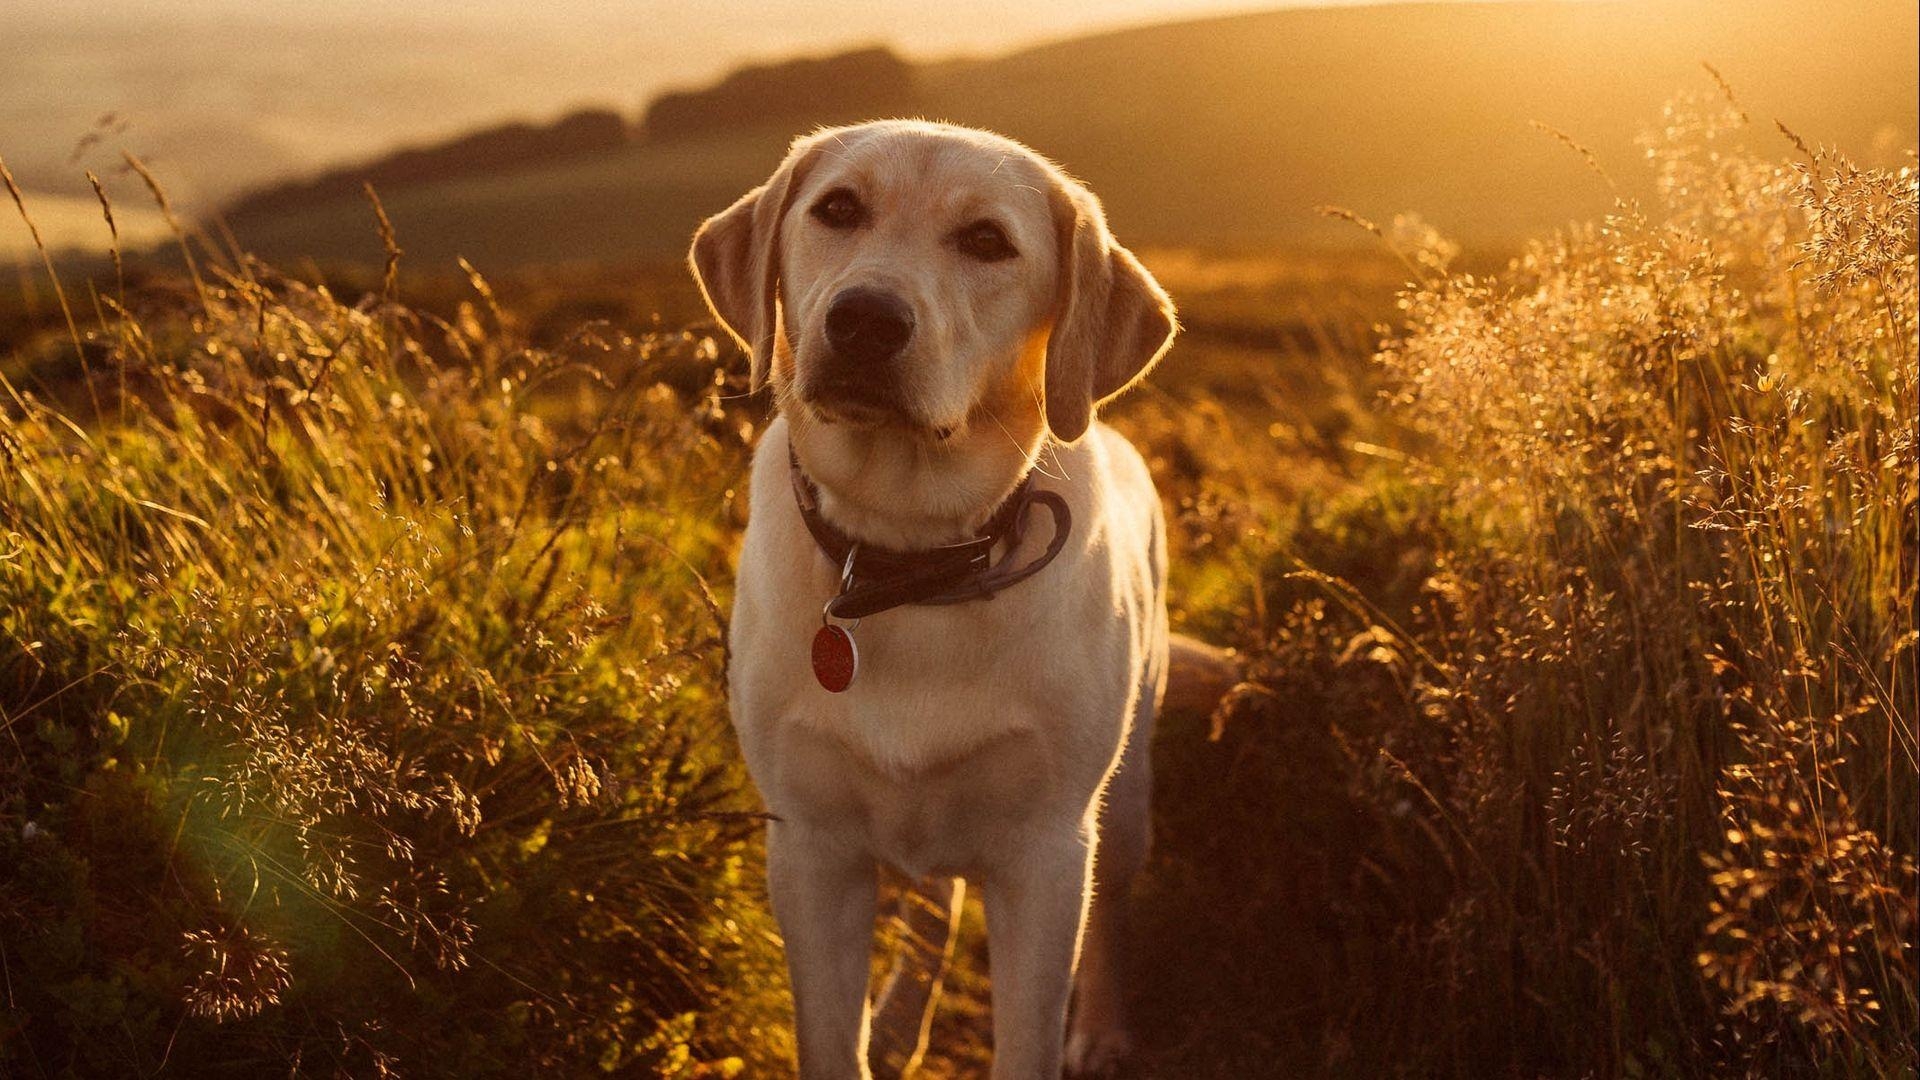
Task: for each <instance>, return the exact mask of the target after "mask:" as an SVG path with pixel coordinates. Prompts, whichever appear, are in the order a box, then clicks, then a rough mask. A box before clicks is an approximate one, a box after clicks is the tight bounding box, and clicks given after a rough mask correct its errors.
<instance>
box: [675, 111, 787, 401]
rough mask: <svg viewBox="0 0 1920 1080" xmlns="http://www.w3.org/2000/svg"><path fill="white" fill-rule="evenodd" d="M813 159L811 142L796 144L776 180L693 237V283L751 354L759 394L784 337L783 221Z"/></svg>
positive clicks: (748, 195) (710, 221)
mask: <svg viewBox="0 0 1920 1080" xmlns="http://www.w3.org/2000/svg"><path fill="white" fill-rule="evenodd" d="M811 157H812V143H811V141H803V140H795V141H794V144H793V148H792V149H791V150H789V151H788V153H787V158H786V160H785V161H783V162H781V163H780V167H779V168H778V169H776V170H774V173H773V176H772V178H771V179H769V180H768V181H767V182H766V183H764V184H761V185H760V186H759V187H757V188H754V189H753V190H752V191H749V192H747V193H746V194H745V195H742V196H741V197H740V199H739V201H737V202H735V203H734V204H733V205H732V206H729V207H727V208H726V209H725V210H722V211H721V212H719V213H718V214H715V215H714V216H712V217H710V218H708V219H707V220H706V221H705V222H704V223H702V224H701V226H700V228H699V230H698V231H696V232H695V233H694V234H693V250H692V252H690V253H689V255H688V259H687V261H688V263H689V264H690V265H691V266H692V267H693V278H694V280H695V281H697V282H699V284H700V292H701V295H702V296H704V297H705V298H706V301H707V307H709V308H711V309H713V314H714V317H715V318H717V319H719V320H720V325H721V326H724V327H725V328H726V330H727V333H729V334H732V335H733V337H734V340H736V341H738V342H739V343H740V347H741V348H743V349H745V350H746V351H747V357H748V365H749V372H750V374H751V379H752V388H753V389H754V390H759V389H760V387H761V386H762V385H763V384H765V383H766V381H767V372H768V371H769V370H770V369H771V368H772V366H773V339H774V335H775V334H777V333H779V313H778V304H779V302H780V219H781V218H782V217H784V216H786V212H787V206H788V205H789V203H791V201H792V193H793V188H794V186H795V185H796V184H797V183H798V182H799V176H800V174H801V173H802V170H803V166H804V165H805V163H806V162H807V161H808V159H810V158H811Z"/></svg>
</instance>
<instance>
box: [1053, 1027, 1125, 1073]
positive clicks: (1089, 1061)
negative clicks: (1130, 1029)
mask: <svg viewBox="0 0 1920 1080" xmlns="http://www.w3.org/2000/svg"><path fill="white" fill-rule="evenodd" d="M1131 1053H1133V1036H1131V1035H1129V1034H1127V1029H1126V1028H1123V1027H1119V1026H1104V1025H1103V1026H1100V1027H1094V1028H1089V1029H1086V1030H1079V1029H1076V1030H1073V1031H1070V1032H1068V1034H1067V1055H1066V1057H1067V1075H1068V1076H1072V1077H1098V1076H1113V1075H1114V1074H1115V1073H1116V1072H1118V1071H1119V1068H1120V1063H1121V1062H1122V1061H1124V1060H1125V1059H1126V1057H1127V1055H1129V1054H1131Z"/></svg>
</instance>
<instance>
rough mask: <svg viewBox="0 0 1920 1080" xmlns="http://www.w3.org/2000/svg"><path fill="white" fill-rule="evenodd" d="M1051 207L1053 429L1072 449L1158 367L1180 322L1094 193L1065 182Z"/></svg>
mask: <svg viewBox="0 0 1920 1080" xmlns="http://www.w3.org/2000/svg"><path fill="white" fill-rule="evenodd" d="M1053 203H1054V217H1055V222H1056V226H1057V229H1058V235H1059V237H1060V243H1059V250H1060V283H1059V292H1058V296H1059V299H1058V301H1057V309H1056V312H1055V315H1054V322H1053V331H1052V333H1051V335H1049V337H1048V338H1047V375H1046V412H1047V427H1048V428H1050V429H1051V430H1052V431H1053V437H1054V438H1056V439H1058V440H1060V441H1061V442H1065V443H1070V442H1073V441H1075V440H1077V439H1079V438H1080V436H1082V435H1084V434H1086V431H1087V427H1088V425H1089V424H1091V423H1092V422H1093V409H1094V406H1096V405H1098V404H1099V403H1101V402H1103V401H1105V400H1107V399H1108V398H1110V397H1113V396H1114V395H1115V394H1118V393H1120V392H1121V391H1122V390H1125V389H1126V388H1127V387H1129V386H1132V385H1133V384H1134V383H1135V382H1137V381H1138V380H1139V379H1140V377H1141V376H1143V375H1145V374H1146V373H1147V370H1148V369H1149V368H1151V367H1153V365H1154V362H1155V361H1157V360H1159V359H1160V357H1161V355H1162V354H1164V353H1165V352H1166V351H1167V346H1169V345H1171V344H1172V343H1173V335H1174V332H1175V331H1177V330H1178V329H1179V324H1178V323H1177V322H1176V321H1175V320H1174V312H1173V301H1172V300H1170V299H1168V298H1167V294H1166V292H1165V290H1163V289H1161V288H1160V283H1159V282H1157V281H1155V280H1153V275H1152V274H1149V273H1147V270H1146V268H1145V267H1143V266H1141V265H1140V260H1139V259H1136V258H1134V256H1133V252H1131V251H1128V250H1127V249H1126V248H1124V247H1121V246H1120V245H1119V244H1118V243H1116V242H1115V241H1114V239H1113V235H1112V234H1111V233H1109V232H1108V231H1107V221H1106V215H1105V214H1104V213H1103V212H1102V211H1101V209H1100V202H1099V200H1098V199H1096V198H1094V197H1093V195H1092V193H1090V192H1088V191H1086V190H1085V189H1084V188H1081V187H1080V186H1079V185H1078V184H1075V183H1073V182H1071V181H1068V180H1062V181H1061V182H1060V183H1059V184H1057V185H1056V187H1055V190H1054V197H1053Z"/></svg>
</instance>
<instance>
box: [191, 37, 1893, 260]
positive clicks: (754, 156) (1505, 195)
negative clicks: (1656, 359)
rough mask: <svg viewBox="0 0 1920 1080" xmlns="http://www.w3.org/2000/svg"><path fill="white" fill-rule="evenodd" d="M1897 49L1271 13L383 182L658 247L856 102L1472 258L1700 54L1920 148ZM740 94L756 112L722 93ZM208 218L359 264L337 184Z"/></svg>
mask: <svg viewBox="0 0 1920 1080" xmlns="http://www.w3.org/2000/svg"><path fill="white" fill-rule="evenodd" d="M1915 40H1916V15H1915V10H1914V8H1913V6H1912V5H1911V4H1905V3H1900V2H1897V0H1892V2H1889V0H1869V2H1864V3H1858V4H1846V5H1825V4H1819V3H1814V2H1810V0H1764V2H1759V3H1733V2H1729V0H1618V2H1598V3H1557V2H1545V0H1534V2H1519V3H1488V4H1394V5H1381V6H1375V7H1358V8H1332V9H1288V10H1280V11H1273V12H1265V13H1258V14H1251V15H1237V16H1226V17H1219V18H1211V19H1203V20H1195V21H1191V22H1183V23H1174V24H1167V25H1159V26H1152V27H1145V28H1140V29H1132V30H1125V31H1119V32H1114V33H1107V34H1101V35H1096V36H1090V37H1083V38H1076V39H1071V40H1066V41H1061V42H1056V43H1052V44H1047V45H1042V46H1039V47H1035V48H1031V49H1027V50H1024V51H1020V52H1016V53H1013V54H1011V55H1007V56H1002V57H997V58H992V59H987V60H980V61H950V62H943V63H927V64H920V65H916V66H915V67H913V68H911V69H910V70H908V71H906V72H904V73H901V72H891V71H889V72H885V73H883V77H882V78H877V79H872V80H869V81H868V82H867V83H866V84H865V85H864V86H863V87H862V89H861V93H859V94H857V95H853V96H852V97H851V98H850V97H849V95H847V94H844V93H833V92H829V91H831V90H832V89H833V88H832V87H831V86H823V85H821V84H820V83H819V81H818V80H817V79H816V80H815V81H814V82H813V83H811V84H808V83H805V82H800V83H794V82H788V83H783V82H781V81H780V77H779V75H778V70H779V69H761V73H762V75H764V73H765V72H766V71H769V70H771V71H774V72H775V75H773V76H771V77H756V78H750V79H748V80H747V81H745V82H744V83H743V82H742V81H741V80H740V79H739V78H738V77H736V78H735V79H734V80H733V81H732V82H730V83H722V84H721V85H720V87H718V88H716V90H715V92H714V93H712V94H709V95H706V96H704V97H703V96H702V95H699V94H693V95H678V96H674V97H670V98H667V99H665V100H664V101H663V102H662V103H661V105H662V106H663V107H664V108H665V109H666V112H665V113H664V114H661V113H659V112H658V111H656V113H655V114H653V116H656V117H657V116H661V115H664V116H665V117H667V118H669V119H670V121H671V122H654V121H653V119H652V118H650V120H649V123H648V125H647V126H648V128H650V129H651V131H650V132H649V134H648V137H646V138H644V139H642V140H641V141H639V142H637V143H633V144H628V145H624V146H621V147H619V148H617V149H612V150H607V151H602V152H598V153H593V154H587V155H583V156H576V157H573V158H569V159H567V160H563V161H550V162H547V163H544V164H541V165H538V166H536V167H531V168H518V169H513V170H494V171H488V172H485V173H482V174H477V175H464V176H460V177H456V178H452V179H446V180H441V181H435V182H425V183H418V184H414V185H412V186H407V187H396V188H394V189H392V190H385V191H384V192H383V193H384V195H385V198H386V203H387V207H388V210H389V211H390V213H391V214H392V216H393V219H394V222H395V224H396V226H397V227H398V229H399V231H400V234H401V238H402V242H403V243H404V244H405V246H406V247H407V249H408V251H409V254H410V256H412V257H413V259H414V260H415V261H414V265H416V266H420V265H421V263H422V261H425V262H428V263H431V262H433V261H435V260H448V259H451V258H452V257H453V256H454V255H456V254H458V255H466V256H469V257H471V258H474V259H476V260H478V261H479V262H480V263H481V264H482V265H492V266H496V267H498V266H511V265H518V264H525V263H531V262H551V261H598V260H608V259H623V258H635V257H640V258H650V257H658V256H668V255H675V254H678V252H679V251H680V249H681V247H682V245H683V244H684V242H685V239H686V237H687V235H688V234H689V233H690V232H691V230H692V228H693V226H694V225H695V224H696V223H697V222H698V221H699V219H700V218H701V216H702V215H704V214H706V213H709V212H711V211H713V210H715V209H717V208H719V207H721V206H723V205H725V204H726V202H727V201H728V200H729V199H730V198H731V197H732V196H734V195H735V194H737V193H738V192H739V191H741V190H743V189H745V188H746V187H748V186H750V185H751V184H752V183H754V182H756V181H757V180H758V179H759V178H761V177H762V176H764V175H765V173H766V172H767V171H769V170H770V168H771V167H772V165H773V163H774V162H775V161H777V160H778V158H779V156H780V154H781V152H782V150H783V149H784V147H785V144H786V142H787V140H788V139H789V138H790V137H791V136H792V135H793V134H795V133H796V131H798V130H803V129H804V128H805V127H807V126H809V124H810V123H811V122H813V121H814V120H842V119H845V118H846V116H847V110H848V107H849V104H850V102H851V104H854V105H857V106H859V107H860V108H862V109H869V110H871V112H873V113H875V114H879V113H890V112H897V113H920V114H924V115H928V116H933V117H937V118H942V119H950V120H955V121H959V122H963V123H971V124H979V125H982V126H987V127H992V128H996V129H998V130H1002V131H1005V132H1007V133H1008V134H1011V135H1014V136H1016V137H1018V138H1022V139H1024V140H1026V141H1028V142H1030V143H1031V144H1033V145H1034V146H1036V147H1038V148H1040V149H1042V150H1043V151H1045V152H1046V153H1048V154H1050V155H1052V156H1053V157H1055V158H1057V159H1059V160H1060V161H1061V162H1062V163H1064V164H1065V165H1067V166H1068V167H1069V168H1070V169H1072V170H1073V171H1074V172H1075V173H1076V174H1078V175H1080V176H1082V177H1083V178H1085V179H1086V180H1088V181H1089V182H1090V183H1091V184H1092V185H1093V186H1094V187H1095V189H1096V190H1098V191H1100V192H1101V193H1102V194H1103V196H1105V198H1106V199H1107V201H1108V204H1109V207H1110V209H1111V211H1112V214H1113V217H1114V219H1115V220H1116V222H1117V224H1118V226H1119V228H1120V230H1121V231H1122V233H1123V235H1125V236H1126V237H1127V238H1128V239H1129V241H1130V242H1132V243H1134V244H1136V245H1157V246H1202V247H1210V248H1233V249H1247V248H1258V247H1264V246H1272V245H1294V244H1303V243H1304V244H1323V243H1344V242H1347V241H1349V240H1350V239H1351V238H1352V237H1351V236H1350V235H1349V232H1348V231H1345V230H1343V229H1342V228H1340V227H1338V226H1335V225H1332V224H1329V223H1327V222H1325V221H1323V220H1321V219H1320V218H1319V217H1318V216H1317V215H1315V213H1314V208H1315V207H1316V206H1318V205H1321V204H1327V203H1334V204H1339V205H1344V206H1348V207H1351V208H1352V209H1354V210H1356V211H1358V212H1360V213H1362V214H1365V215H1368V216H1371V217H1376V218H1381V219H1385V218H1389V217H1391V216H1392V215H1393V214H1395V213H1397V212H1400V211H1404V210H1411V211H1416V212H1418V213H1419V214H1421V215H1422V216H1423V217H1424V218H1426V219H1427V220H1428V221H1430V222H1431V223H1433V224H1435V225H1437V226H1439V227H1440V228H1441V229H1442V230H1444V231H1446V232H1447V233H1449V234H1450V235H1453V236H1455V237H1456V238H1458V239H1461V240H1462V241H1464V242H1466V243H1468V244H1470V245H1475V246H1483V247H1500V246H1504V245H1506V244H1508V243H1510V242H1512V241H1514V240H1515V239H1517V238H1518V237H1520V236H1523V235H1526V234H1529V233H1533V232H1537V231H1539V230H1541V229H1543V228H1551V227H1553V226H1556V225H1558V224H1561V223H1563V222H1565V221H1568V220H1571V219H1574V218H1576V217H1588V216H1592V215H1593V214H1595V213H1597V212H1601V211H1604V210H1605V209H1606V207H1607V205H1608V201H1609V199H1610V194H1609V191H1608V188H1607V182H1606V181H1605V180H1603V179H1601V178H1599V177H1596V176H1595V175H1593V173H1592V172H1591V171H1590V170H1589V168H1588V166H1587V164H1586V163H1585V162H1583V161H1582V160H1581V159H1580V157H1579V156H1578V155H1576V154H1574V153H1572V152H1570V151H1569V150H1568V149H1567V148H1566V147H1565V146H1563V145H1561V144H1560V143H1559V142H1558V141H1557V140H1555V139H1554V138H1552V137H1551V136H1549V135H1546V134H1543V133H1542V132H1541V131H1539V130H1537V129H1536V128H1535V127H1534V126H1533V122H1535V121H1538V122H1540V123H1542V124H1546V125H1549V126H1551V127H1552V128H1555V129H1558V130H1560V131H1563V132H1566V133H1567V134H1568V135H1570V136H1572V137H1573V138H1575V139H1577V140H1579V141H1580V142H1581V143H1582V144H1585V145H1587V146H1590V147H1592V148H1593V151H1594V154H1595V155H1596V158H1597V160H1598V161H1599V163H1600V164H1601V165H1602V166H1603V167H1604V168H1605V169H1607V171H1608V172H1609V173H1610V174H1612V175H1614V176H1618V177H1620V178H1621V183H1622V184H1623V187H1624V190H1625V192H1626V193H1627V194H1629V195H1631V194H1635V193H1637V192H1638V191H1639V189H1637V188H1635V187H1634V186H1633V184H1634V183H1636V182H1638V178H1639V177H1640V176H1641V175H1642V172H1643V171H1642V170H1640V169H1638V168H1634V167H1631V166H1632V165H1633V163H1634V161H1635V159H1636V157H1637V156H1638V153H1639V151H1638V149H1637V148H1636V146H1635V144H1634V142H1633V137H1634V134H1635V132H1636V130H1637V129H1638V127H1639V126H1640V125H1641V123H1642V118H1645V117H1649V116H1656V115H1658V110H1659V108H1660V105H1661V103H1662V102H1664V101H1666V100H1667V99H1669V98H1671V97H1672V96H1673V95H1674V94H1675V93H1676V92H1677V91H1680V90H1683V89H1688V88H1694V89H1698V90H1703V91H1705V92H1709V93H1712V92H1714V91H1713V88H1712V84H1711V82H1710V81H1709V80H1708V78H1707V76H1706V75H1705V74H1704V73H1703V72H1702V71H1701V69H1700V65H1701V63H1702V62H1703V61H1710V62H1712V63H1713V64H1714V65H1715V66H1716V67H1717V68H1718V69H1719V70H1720V71H1721V72H1722V73H1723V74H1724V75H1725V77H1726V78H1727V80H1728V81H1729V82H1730V83H1731V84H1732V85H1733V86H1734V87H1735V88H1736V89H1737V91H1738V92H1739V94H1740V97H1741V100H1742V102H1743V104H1744V105H1745V106H1746V108H1747V109H1748V110H1749V111H1750V112H1752V113H1753V114H1754V115H1755V117H1756V118H1758V119H1761V120H1762V121H1763V123H1762V124H1761V125H1760V126H1759V130H1760V131H1761V132H1762V136H1761V137H1766V138H1771V137H1772V136H1771V135H1770V134H1768V133H1767V128H1768V127H1769V125H1766V124H1765V123H1764V120H1766V119H1769V118H1778V119H1780V120H1781V121H1783V122H1785V123H1786V124H1787V125H1789V126H1790V127H1792V128H1794V129H1796V130H1798V131H1801V132H1804V133H1806V134H1807V135H1808V137H1809V138H1813V139H1815V140H1818V141H1825V142H1832V143H1836V144H1838V145H1840V146H1842V147H1843V148H1845V149H1847V150H1848V151H1849V152H1851V153H1854V154H1856V155H1858V156H1860V157H1862V158H1864V159H1866V160H1868V161H1888V160H1892V159H1894V158H1895V156H1896V155H1898V154H1899V153H1901V152H1902V151H1903V150H1904V149H1905V148H1907V147H1909V146H1911V145H1913V143H1914V141H1915V127H1916V108H1915V95H1914V90H1915V86H1916V83H1917V82H1920V73H1917V68H1916V57H1915V49H1914V45H1915ZM882 55H884V54H882ZM793 70H795V71H797V72H800V73H801V74H802V75H805V74H806V73H808V72H812V73H814V74H816V75H817V72H818V69H817V68H816V67H811V66H809V65H806V64H801V65H798V66H797V67H795V68H794V69H793ZM743 86H744V87H746V88H749V89H752V90H754V92H755V93H763V94H764V95H765V96H766V97H767V99H768V102H769V110H768V112H766V113H763V114H760V115H758V116H757V117H756V115H755V114H754V113H753V112H752V111H751V110H744V109H742V108H740V104H741V102H742V101H743V100H744V99H743V98H742V96H741V94H740V90H741V88H742V87H743ZM746 96H747V97H748V98H750V97H752V94H748V95H746ZM796 100H799V101H805V102H807V103H808V105H809V106H810V107H809V108H802V109H795V108H794V107H793V103H794V102H795V101H796ZM890 102H892V103H894V104H891V105H890V104H889V103H890ZM721 106H724V107H721ZM229 224H230V225H231V226H232V227H233V229H234V231H235V232H236V233H237V234H238V235H239V237H240V238H241V240H242V242H243V243H245V244H246V245H247V246H249V247H250V248H252V249H253V250H256V251H259V252H262V253H265V254H267V255H269V256H274V257H281V258H288V257H309V256H310V257H313V258H316V259H320V260H322V261H326V260H372V259H375V258H377V257H378V256H379V252H380V248H379V241H378V239H377V237H375V235H374V234H373V232H372V230H371V228H370V227H368V224H367V212H366V209H365V207H364V205H363V204H362V203H361V201H360V200H359V198H358V197H357V196H355V195H342V196H340V197H337V198H333V199H328V200H323V201H317V202H308V203H306V204H304V205H303V207H302V208H300V209H299V210H298V211H297V212H295V211H292V210H290V209H288V208H285V207H282V208H280V209H279V210H276V211H275V212H274V213H271V214H269V213H235V214H232V215H230V216H229Z"/></svg>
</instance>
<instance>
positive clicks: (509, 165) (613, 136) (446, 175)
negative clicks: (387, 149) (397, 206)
mask: <svg viewBox="0 0 1920 1080" xmlns="http://www.w3.org/2000/svg"><path fill="white" fill-rule="evenodd" d="M630 135H631V132H630V130H629V128H628V126H627V122H626V120H625V119H623V118H622V117H621V116H620V114H619V113H616V112H611V111H609V110H605V109H583V110H581V111H579V112H575V113H569V114H568V115H566V116H563V117H561V118H560V119H558V120H556V121H554V122H553V123H551V124H539V125H536V124H527V123H513V124H502V125H500V126H498V127H490V128H485V129H483V130H480V131H476V132H473V133H472V134H469V135H463V136H461V137H460V138H457V139H452V140H449V141H447V142H443V143H439V144H436V145H433V146H425V147H409V148H407V149H403V150H397V151H394V152H393V153H390V154H387V155H386V156H384V157H380V158H376V159H374V160H373V161H369V162H365V163H362V164H358V165H347V166H343V167H341V168H338V169H332V170H329V171H327V172H324V173H321V174H320V175H319V176H315V177H312V178H311V179H306V180H292V181H288V182H286V183H282V184H275V185H273V186H271V187H266V188H262V189H260V190H258V191H254V192H250V193H248V194H246V195H243V196H241V197H240V198H239V199H237V200H235V201H234V202H233V203H232V204H231V205H230V206H228V207H227V209H226V215H227V216H228V218H229V219H235V218H238V219H245V218H254V217H261V216H264V215H269V214H285V213H297V212H298V211H299V210H301V209H303V208H306V207H310V206H314V205H316V204H325V203H328V202H333V201H337V200H340V199H347V198H358V197H360V196H361V195H362V194H363V193H364V188H365V185H367V184H372V185H374V186H375V187H376V188H378V189H381V190H383V191H393V190H398V189H401V188H406V187H412V186H415V185H422V184H432V183H436V182H444V181H448V180H457V179H461V178H464V177H469V176H485V175H489V174H494V173H501V172H511V171H513V170H515V169H522V168H527V167H531V166H542V165H551V164H554V163H555V162H563V161H566V160H568V159H569V158H574V157H578V156H580V155H583V154H594V153H605V152H608V151H612V150H617V149H619V148H620V147H622V146H625V145H626V144H627V142H628V141H629V138H630Z"/></svg>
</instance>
